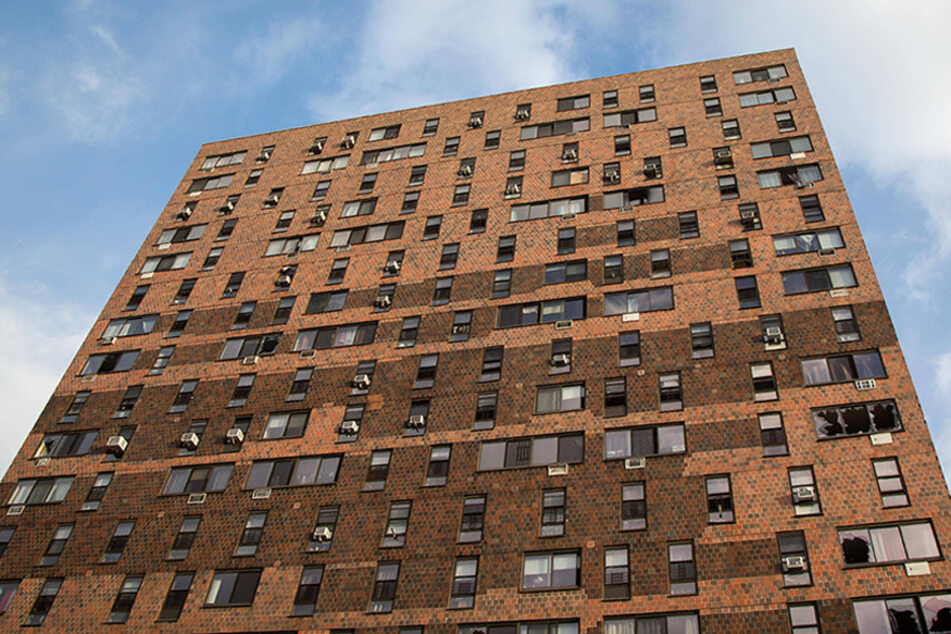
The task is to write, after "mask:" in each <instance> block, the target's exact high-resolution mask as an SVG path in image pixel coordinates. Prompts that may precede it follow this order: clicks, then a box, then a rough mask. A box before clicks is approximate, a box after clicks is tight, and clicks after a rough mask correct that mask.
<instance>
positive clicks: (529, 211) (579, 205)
mask: <svg viewBox="0 0 951 634" xmlns="http://www.w3.org/2000/svg"><path fill="white" fill-rule="evenodd" d="M587 210H588V198H587V196H582V197H580V198H561V199H558V200H551V201H543V202H538V203H528V204H523V205H513V206H512V211H511V214H510V216H509V220H510V221H511V222H521V221H523V220H536V219H539V218H554V217H557V216H564V215H569V214H581V213H585V212H586V211H587Z"/></svg>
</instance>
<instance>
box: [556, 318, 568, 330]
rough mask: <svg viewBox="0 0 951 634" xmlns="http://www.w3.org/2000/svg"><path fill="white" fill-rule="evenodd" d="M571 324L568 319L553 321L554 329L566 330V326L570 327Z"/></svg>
mask: <svg viewBox="0 0 951 634" xmlns="http://www.w3.org/2000/svg"><path fill="white" fill-rule="evenodd" d="M571 324H572V321H571V320H570V319H562V320H560V321H556V322H555V329H556V330H566V329H568V328H571Z"/></svg>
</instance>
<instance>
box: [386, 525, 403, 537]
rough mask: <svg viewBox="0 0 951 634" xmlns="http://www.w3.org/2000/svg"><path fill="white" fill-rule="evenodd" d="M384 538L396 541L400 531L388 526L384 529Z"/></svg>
mask: <svg viewBox="0 0 951 634" xmlns="http://www.w3.org/2000/svg"><path fill="white" fill-rule="evenodd" d="M386 536H387V537H389V538H391V539H396V538H398V537H399V536H400V531H399V529H398V528H396V527H395V526H390V527H389V528H388V529H386Z"/></svg>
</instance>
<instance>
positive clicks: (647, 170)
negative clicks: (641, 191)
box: [644, 163, 663, 178]
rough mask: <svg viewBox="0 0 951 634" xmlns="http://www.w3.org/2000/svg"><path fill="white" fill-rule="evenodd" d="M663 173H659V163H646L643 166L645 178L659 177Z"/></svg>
mask: <svg viewBox="0 0 951 634" xmlns="http://www.w3.org/2000/svg"><path fill="white" fill-rule="evenodd" d="M662 175H663V174H662V173H661V169H660V165H658V164H656V163H648V164H647V165H645V166H644V176H646V177H647V178H660V177H661V176H662Z"/></svg>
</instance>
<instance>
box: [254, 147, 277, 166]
mask: <svg viewBox="0 0 951 634" xmlns="http://www.w3.org/2000/svg"><path fill="white" fill-rule="evenodd" d="M273 153H274V146H273V145H265V146H264V147H262V148H261V153H260V154H258V156H257V158H256V159H254V162H255V163H256V164H261V163H267V162H268V161H269V160H271V154H273Z"/></svg>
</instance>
